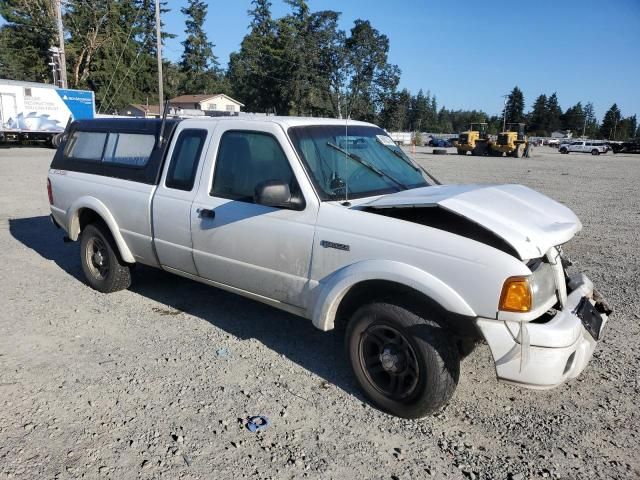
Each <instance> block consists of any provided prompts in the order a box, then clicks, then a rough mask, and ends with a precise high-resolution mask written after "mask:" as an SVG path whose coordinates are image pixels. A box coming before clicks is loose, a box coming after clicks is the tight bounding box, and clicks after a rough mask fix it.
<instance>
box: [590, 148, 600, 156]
mask: <svg viewBox="0 0 640 480" xmlns="http://www.w3.org/2000/svg"><path fill="white" fill-rule="evenodd" d="M591 155H600V150H597V149H595V148H594V149H593V150H591Z"/></svg>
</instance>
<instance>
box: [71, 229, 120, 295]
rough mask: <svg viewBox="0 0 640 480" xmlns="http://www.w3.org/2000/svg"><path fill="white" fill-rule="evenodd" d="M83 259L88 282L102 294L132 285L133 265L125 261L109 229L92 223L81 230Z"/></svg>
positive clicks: (81, 257) (83, 268) (81, 258)
mask: <svg viewBox="0 0 640 480" xmlns="http://www.w3.org/2000/svg"><path fill="white" fill-rule="evenodd" d="M80 261H81V263H82V271H83V272H84V275H85V277H86V279H87V283H88V284H89V285H90V286H91V288H94V289H95V290H98V291H99V292H102V293H111V292H116V291H118V290H124V289H126V288H128V287H129V285H131V267H130V266H129V265H128V264H126V263H125V262H123V261H122V259H121V258H120V255H119V253H118V250H117V247H116V244H115V241H114V239H113V237H112V235H111V232H109V229H108V228H107V227H106V226H105V225H104V224H102V223H93V224H91V225H88V226H87V227H85V229H84V230H83V231H82V239H81V241H80Z"/></svg>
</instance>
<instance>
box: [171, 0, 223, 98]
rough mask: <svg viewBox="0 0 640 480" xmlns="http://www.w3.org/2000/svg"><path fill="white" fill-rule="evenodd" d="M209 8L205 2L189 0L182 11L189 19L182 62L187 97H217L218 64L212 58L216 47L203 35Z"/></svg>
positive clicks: (214, 58) (215, 58) (181, 67)
mask: <svg viewBox="0 0 640 480" xmlns="http://www.w3.org/2000/svg"><path fill="white" fill-rule="evenodd" d="M207 8H208V7H207V4H206V3H205V2H204V1H202V0H189V3H188V5H187V6H186V7H183V8H182V9H181V10H180V11H181V12H182V13H183V14H184V15H186V16H187V21H186V31H185V33H186V34H187V38H186V39H185V40H184V41H183V42H182V46H183V47H184V52H183V53H182V58H181V60H180V69H181V71H182V73H183V74H184V76H185V77H184V86H183V90H184V91H185V92H186V93H192V94H201V93H217V92H214V90H215V88H216V87H217V80H218V73H219V64H218V59H217V57H216V56H215V55H214V54H213V47H214V45H213V43H211V42H209V40H208V38H207V34H206V32H205V31H204V28H203V26H204V21H205V18H206V16H207Z"/></svg>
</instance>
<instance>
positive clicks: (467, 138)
mask: <svg viewBox="0 0 640 480" xmlns="http://www.w3.org/2000/svg"><path fill="white" fill-rule="evenodd" d="M456 148H457V149H458V155H466V154H467V152H471V155H486V154H487V153H488V152H489V133H488V131H487V124H486V123H481V122H479V123H471V124H470V125H469V130H467V131H466V132H462V133H461V134H460V135H459V136H458V141H457V143H456Z"/></svg>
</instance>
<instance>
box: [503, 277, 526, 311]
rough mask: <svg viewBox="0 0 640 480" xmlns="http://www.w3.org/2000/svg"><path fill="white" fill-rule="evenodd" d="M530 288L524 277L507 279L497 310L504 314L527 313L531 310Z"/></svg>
mask: <svg viewBox="0 0 640 480" xmlns="http://www.w3.org/2000/svg"><path fill="white" fill-rule="evenodd" d="M531 303H532V299H531V288H530V287H529V281H528V280H527V278H526V277H509V278H507V280H506V281H505V282H504V285H503V287H502V293H501V294H500V304H499V305H498V310H502V311H504V312H520V313H522V312H528V311H530V310H531Z"/></svg>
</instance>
